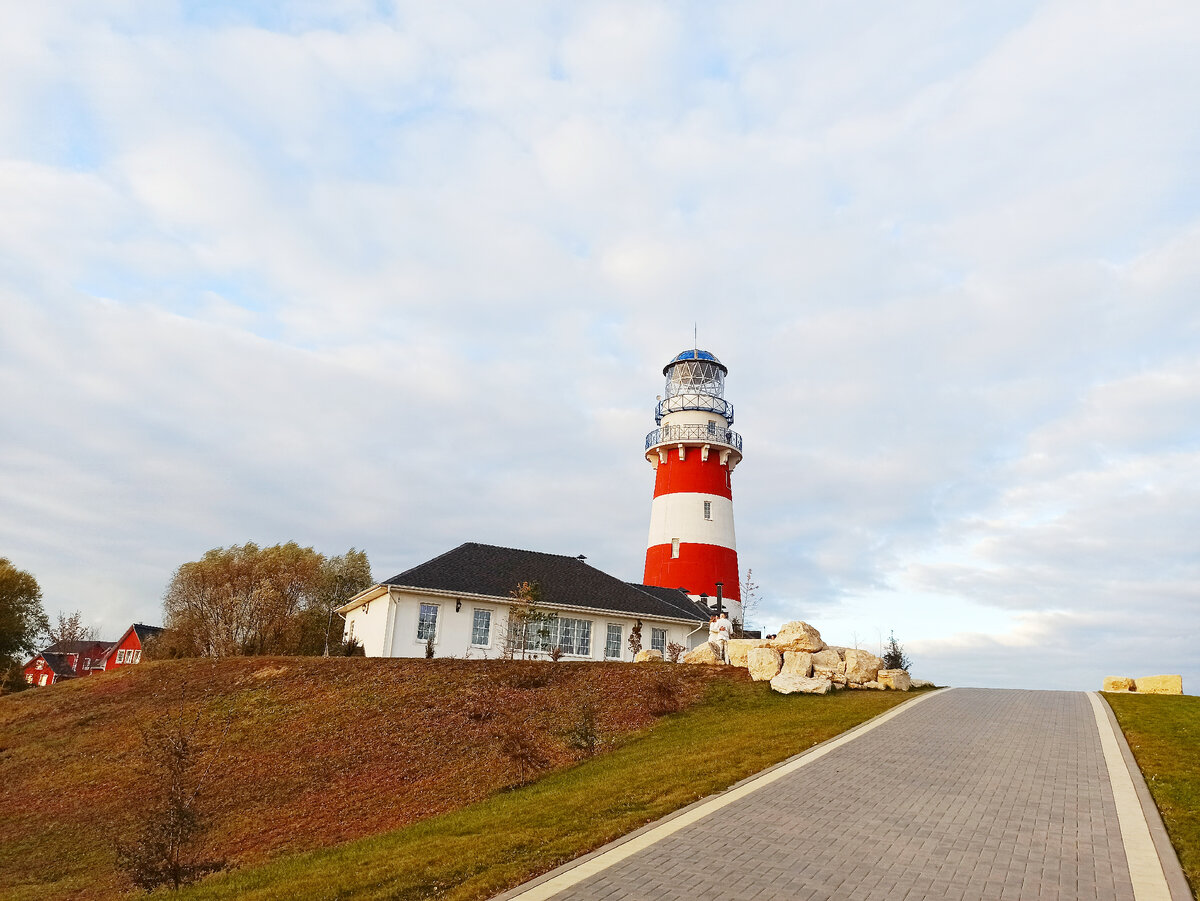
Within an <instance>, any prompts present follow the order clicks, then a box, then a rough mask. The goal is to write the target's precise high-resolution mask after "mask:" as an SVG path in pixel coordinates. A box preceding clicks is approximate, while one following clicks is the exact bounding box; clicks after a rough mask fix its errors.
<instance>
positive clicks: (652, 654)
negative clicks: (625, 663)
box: [633, 648, 663, 663]
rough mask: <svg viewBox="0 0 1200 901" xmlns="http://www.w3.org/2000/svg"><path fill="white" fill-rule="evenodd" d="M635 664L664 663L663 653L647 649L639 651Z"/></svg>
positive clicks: (634, 659) (634, 660)
mask: <svg viewBox="0 0 1200 901" xmlns="http://www.w3.org/2000/svg"><path fill="white" fill-rule="evenodd" d="M633 662H634V663H662V662H663V655H662V651H656V650H654V648H646V649H645V650H644V651H638V652H637V656H636V657H634V658H633Z"/></svg>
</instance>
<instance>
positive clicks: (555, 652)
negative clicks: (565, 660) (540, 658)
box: [550, 646, 563, 663]
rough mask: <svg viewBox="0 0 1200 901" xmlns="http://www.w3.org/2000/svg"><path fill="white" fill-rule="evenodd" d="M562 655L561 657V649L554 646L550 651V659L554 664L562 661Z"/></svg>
mask: <svg viewBox="0 0 1200 901" xmlns="http://www.w3.org/2000/svg"><path fill="white" fill-rule="evenodd" d="M562 655H563V649H562V648H560V647H557V646H555V647H553V648H551V649H550V659H551V661H553V662H554V663H558V661H560V660H561V659H562Z"/></svg>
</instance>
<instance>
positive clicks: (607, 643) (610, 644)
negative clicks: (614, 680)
mask: <svg viewBox="0 0 1200 901" xmlns="http://www.w3.org/2000/svg"><path fill="white" fill-rule="evenodd" d="M604 656H605V657H608V658H610V659H614V658H616V659H619V658H620V656H621V627H620V626H619V625H618V624H616V623H609V624H608V634H607V635H605V636H604Z"/></svg>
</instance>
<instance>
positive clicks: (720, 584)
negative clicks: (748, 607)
mask: <svg viewBox="0 0 1200 901" xmlns="http://www.w3.org/2000/svg"><path fill="white" fill-rule="evenodd" d="M724 590H725V583H724V582H718V583H717V613H722V614H723V613H724V612H725V611H723V610H722V609H721V595H722V592H723V591H724Z"/></svg>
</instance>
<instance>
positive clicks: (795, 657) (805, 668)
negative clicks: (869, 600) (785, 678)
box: [780, 651, 812, 676]
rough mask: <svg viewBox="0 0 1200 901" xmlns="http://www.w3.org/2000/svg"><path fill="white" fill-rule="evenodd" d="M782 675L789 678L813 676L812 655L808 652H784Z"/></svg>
mask: <svg viewBox="0 0 1200 901" xmlns="http://www.w3.org/2000/svg"><path fill="white" fill-rule="evenodd" d="M780 672H781V673H787V674H788V675H789V676H811V675H812V654H810V653H808V651H784V652H783V669H781V670H780Z"/></svg>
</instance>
